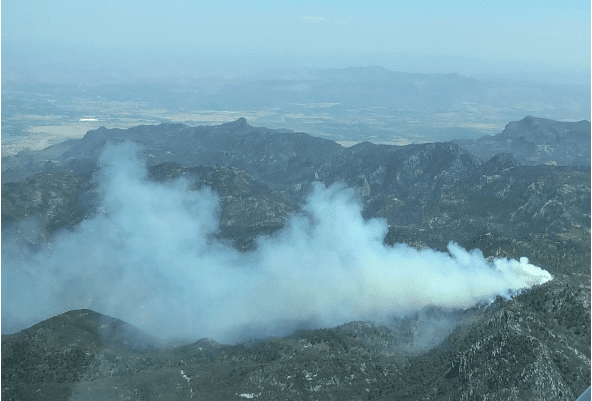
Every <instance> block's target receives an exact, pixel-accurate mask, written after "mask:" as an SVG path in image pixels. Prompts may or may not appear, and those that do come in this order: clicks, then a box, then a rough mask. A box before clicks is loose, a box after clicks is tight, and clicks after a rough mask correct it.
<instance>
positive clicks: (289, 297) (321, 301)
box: [2, 143, 552, 341]
mask: <svg viewBox="0 0 592 401" xmlns="http://www.w3.org/2000/svg"><path fill="white" fill-rule="evenodd" d="M139 159H140V158H139V149H138V147H136V146H135V145H133V144H129V143H128V144H124V145H118V146H111V147H108V148H107V149H106V150H105V151H104V153H103V155H102V157H101V161H100V165H101V167H100V169H99V170H98V172H97V173H95V180H96V181H97V183H98V185H99V188H100V193H101V194H102V202H103V204H102V207H101V208H100V212H99V214H98V215H97V216H95V217H94V218H92V219H90V220H85V221H83V222H82V223H81V224H80V225H79V226H78V227H77V229H76V231H75V232H63V233H61V234H60V235H58V236H57V237H56V238H55V240H54V241H53V242H52V244H50V245H48V246H47V247H44V248H43V249H41V250H40V251H39V252H37V253H35V254H29V255H17V254H16V252H12V249H13V248H12V247H8V246H6V247H4V248H3V255H2V262H3V277H2V279H3V280H2V305H3V306H2V317H3V322H2V324H3V331H5V330H7V331H14V330H17V329H20V328H23V327H26V326H28V325H30V324H31V323H35V322H37V321H39V320H42V319H45V318H48V317H50V316H52V315H56V314H58V313H62V312H64V311H67V310H71V309H76V308H90V309H93V310H95V311H98V312H100V313H104V314H108V315H111V316H116V317H118V318H120V319H122V320H125V321H127V322H129V323H131V324H134V325H135V326H137V327H139V328H140V329H142V330H144V331H145V332H147V333H149V334H152V335H155V336H158V337H160V338H163V339H166V338H171V337H190V338H200V337H212V338H215V339H217V340H221V341H236V340H240V338H237V337H236V334H235V335H233V334H232V333H240V332H243V333H244V332H245V328H249V327H253V328H257V330H260V331H261V330H264V331H265V333H266V334H277V335H280V334H286V333H285V331H286V330H288V329H289V328H290V327H291V328H294V327H297V326H298V324H303V325H317V326H333V325H338V324H342V323H345V322H350V321H352V320H359V319H369V318H371V319H383V318H387V317H389V316H398V317H401V316H404V315H406V314H409V313H413V312H416V311H418V310H420V309H422V308H423V307H426V306H437V307H443V308H447V309H448V308H449V309H458V308H467V307H471V306H473V305H475V304H477V303H479V302H482V301H487V300H490V299H493V298H495V297H496V296H500V295H501V296H504V297H508V296H510V295H511V294H512V293H513V292H515V291H519V290H521V289H525V288H529V287H531V286H533V285H536V284H541V283H544V282H546V281H548V280H550V279H551V278H552V277H551V275H550V274H549V273H548V272H546V271H545V270H542V269H540V268H538V267H536V266H534V265H531V264H529V263H528V260H527V259H526V258H522V259H521V260H520V261H516V260H506V259H497V260H495V261H494V262H493V263H488V262H487V260H486V259H485V258H484V257H483V255H482V253H481V252H480V251H479V250H472V251H467V250H465V249H463V248H462V247H460V246H458V245H457V244H454V243H451V244H450V245H449V247H448V253H442V252H437V251H433V250H429V249H422V250H416V249H414V248H411V247H409V246H407V245H403V244H396V245H394V246H392V247H390V246H387V245H384V243H383V238H384V236H385V235H386V233H387V225H386V222H385V221H383V220H379V219H370V220H367V221H366V220H364V219H363V218H362V215H361V210H362V207H361V205H359V204H358V203H357V202H356V201H355V200H354V196H353V191H350V190H348V189H346V188H343V187H341V186H339V185H333V186H331V187H330V188H325V187H324V186H323V185H322V184H320V183H318V184H316V185H315V187H314V191H313V192H312V193H311V194H310V196H309V198H308V202H307V204H306V206H305V208H304V211H303V213H301V214H299V215H294V216H292V217H291V218H290V219H289V221H288V222H287V224H286V225H285V227H284V228H283V229H282V230H281V231H279V232H277V233H275V234H274V235H273V236H271V237H259V238H258V240H257V247H256V250H254V251H252V252H247V253H241V252H238V251H237V250H235V249H234V248H232V247H231V246H229V245H228V244H226V243H223V242H221V241H220V240H217V239H216V238H215V236H214V235H213V234H214V233H215V232H216V231H217V229H218V217H219V216H218V215H219V212H218V210H219V208H218V199H217V196H216V194H215V193H213V192H212V191H211V190H210V189H200V190H198V191H192V190H190V187H191V183H190V182H187V181H186V180H183V179H181V180H177V181H175V182H169V183H167V184H156V183H153V182H149V181H147V180H146V179H145V174H146V170H145V168H144V166H143V165H142V163H141V162H140V161H139Z"/></svg>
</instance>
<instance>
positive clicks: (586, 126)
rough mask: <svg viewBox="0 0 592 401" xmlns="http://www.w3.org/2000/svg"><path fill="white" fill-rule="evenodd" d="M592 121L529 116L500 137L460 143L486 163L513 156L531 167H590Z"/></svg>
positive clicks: (510, 124)
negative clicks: (591, 122) (493, 157)
mask: <svg viewBox="0 0 592 401" xmlns="http://www.w3.org/2000/svg"><path fill="white" fill-rule="evenodd" d="M590 138H591V136H590V121H585V120H584V121H579V122H574V123H571V122H560V121H553V120H549V119H546V118H535V117H532V116H527V117H525V118H524V119H523V120H520V121H513V122H511V123H509V124H508V125H506V128H505V129H504V130H503V131H502V132H500V133H499V134H497V135H494V136H491V135H485V136H483V137H481V138H479V139H477V140H476V141H473V140H460V141H457V143H459V144H461V145H462V146H463V148H464V149H466V150H467V151H469V152H470V153H472V154H474V155H477V156H479V157H481V158H483V159H484V160H487V159H489V158H491V157H492V156H494V155H496V154H498V153H511V154H512V155H513V156H514V157H515V158H516V159H517V160H518V161H519V162H520V163H522V164H528V165H537V164H556V165H564V166H590V163H591V161H590V160H591V159H590Z"/></svg>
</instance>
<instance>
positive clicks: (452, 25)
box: [1, 0, 591, 75]
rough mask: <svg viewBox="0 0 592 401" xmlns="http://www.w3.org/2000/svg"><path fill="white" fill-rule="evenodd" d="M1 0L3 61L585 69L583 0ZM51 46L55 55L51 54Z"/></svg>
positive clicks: (429, 69)
mask: <svg viewBox="0 0 592 401" xmlns="http://www.w3.org/2000/svg"><path fill="white" fill-rule="evenodd" d="M1 4H2V45H3V51H2V62H3V66H4V67H10V65H11V63H12V62H14V63H19V62H20V63H21V64H22V63H27V62H29V61H23V60H25V59H27V55H28V56H30V59H31V60H30V62H31V63H32V62H39V60H36V59H37V57H36V56H35V54H37V55H40V57H41V58H44V59H47V62H48V63H59V60H60V59H63V60H68V57H69V56H70V57H79V58H85V57H86V58H93V59H97V60H98V59H100V60H104V61H105V63H108V64H110V65H112V66H117V65H120V66H121V67H122V68H127V67H129V65H130V63H133V62H136V63H140V61H139V60H142V61H141V63H143V64H144V65H151V63H152V62H154V65H155V66H156V65H158V66H159V67H158V68H165V69H166V68H173V66H180V67H179V68H186V69H189V70H190V69H191V68H192V67H195V66H196V65H201V67H202V68H204V69H206V70H208V69H209V70H212V71H213V70H215V69H219V70H220V71H221V72H224V71H225V70H229V71H230V70H232V71H233V72H234V73H236V72H238V71H240V70H241V68H244V69H245V70H248V69H251V70H253V69H254V70H256V69H258V68H262V69H263V68H266V67H271V66H272V67H283V68H299V67H322V68H327V67H344V66H348V65H382V66H384V67H387V68H391V69H398V70H404V69H405V67H407V68H406V69H407V70H414V69H415V70H418V71H419V72H460V73H488V72H495V71H497V70H500V71H501V70H504V69H505V70H507V71H505V72H513V71H514V70H516V71H526V72H528V71H529V70H532V71H538V72H541V71H542V72H544V71H546V70H548V71H550V72H551V71H555V72H557V71H559V72H561V71H562V70H563V71H566V72H567V73H569V71H571V70H574V69H575V70H578V71H579V72H580V73H581V72H582V71H584V72H585V71H588V75H589V69H590V57H591V56H590V47H591V45H590V18H591V15H590V2H589V1H578V2H569V1H548V2H544V1H542V2H539V1H537V2H535V1H522V2H520V1H518V2H511V1H499V2H498V1H484V2H474V1H469V0H466V1H441V2H434V1H416V2H413V3H412V2H409V1H405V2H392V1H384V2H378V1H375V2H368V1H364V2H362V1H349V2H337V1H330V2H328V1H325V2H321V4H319V3H317V2H312V1H304V2H291V3H287V4H286V3H279V2H271V1H259V2H253V1H221V2H216V3H215V4H214V2H211V1H207V2H206V1H173V2H172V3H171V4H169V3H165V2H163V1H124V2H123V4H121V2H120V1H113V0H104V1H100V0H97V1H92V2H81V1H71V0H61V1H58V0H56V1H32V0H28V1H17V0H4V1H2V3H1ZM56 49H61V50H59V51H58V50H56ZM68 49H71V50H68ZM44 51H47V52H48V53H49V55H46V54H44ZM60 51H64V52H65V54H64V55H63V56H64V57H62V54H61V53H60V56H59V57H57V56H56V57H53V58H52V56H51V55H50V53H52V52H53V54H54V55H55V54H58V53H59V52H60ZM132 55H133V57H132ZM132 59H133V60H132ZM134 60H135V61H134ZM164 60H167V62H165V61H164ZM167 63H168V64H167ZM155 68H156V67H155ZM174 68H176V67H174ZM196 68H197V67H196ZM4 69H5V68H3V70H4ZM575 70H574V71H575ZM502 72H503V71H502Z"/></svg>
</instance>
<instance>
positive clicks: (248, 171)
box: [2, 119, 591, 400]
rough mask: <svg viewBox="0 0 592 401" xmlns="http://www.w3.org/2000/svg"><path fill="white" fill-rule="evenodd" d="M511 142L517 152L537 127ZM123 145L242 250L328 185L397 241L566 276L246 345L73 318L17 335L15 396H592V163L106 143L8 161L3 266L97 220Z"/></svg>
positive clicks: (11, 357) (11, 365)
mask: <svg viewBox="0 0 592 401" xmlns="http://www.w3.org/2000/svg"><path fill="white" fill-rule="evenodd" d="M525 121H526V119H525ZM527 123H528V122H527V121H526V122H525V123H524V124H526V125H528V124H527ZM535 123H536V121H535V122H533V125H532V126H535V125H536V124H535ZM562 124H563V123H562ZM566 124H567V123H566ZM588 127H589V123H588ZM537 129H538V128H537ZM537 129H534V130H533V131H532V135H534V137H539V136H542V135H543V134H542V133H541V132H539V131H537ZM541 129H542V128H541ZM558 129H559V128H558ZM588 129H589V128H588ZM506 131H507V132H506ZM506 131H504V133H506V134H505V135H506V136H507V138H506V139H503V140H504V141H506V140H510V141H512V140H513V139H512V138H514V137H515V135H516V134H515V133H516V132H524V127H522V126H521V125H520V124H517V125H516V124H514V125H513V124H509V125H508V127H507V128H506ZM545 132H547V131H545ZM561 132H563V131H561ZM561 132H560V135H559V137H560V142H561V141H563V139H561V138H563V136H561V135H563V134H561ZM565 132H567V131H565ZM500 135H501V134H500ZM587 138H588V145H587V146H588V148H589V142H590V135H589V133H588V137H587ZM531 139H533V138H531V137H530V136H528V135H526V134H524V140H525V141H526V140H531ZM545 140H552V138H551V139H549V138H547V139H545ZM125 141H131V142H136V143H139V144H140V145H141V147H142V151H143V153H144V161H145V163H146V164H147V167H148V174H147V177H146V179H147V180H148V181H152V182H156V183H159V185H168V184H170V183H171V182H172V181H174V180H176V179H178V178H181V177H182V178H183V179H184V180H185V181H186V182H187V184H188V188H189V189H190V190H198V189H200V188H205V187H209V188H212V189H213V190H214V191H215V192H216V193H217V194H218V196H219V199H220V208H219V214H220V216H219V217H220V228H219V231H218V233H217V234H216V235H217V236H218V237H219V238H221V239H224V240H227V241H228V242H230V243H232V245H233V246H234V247H235V248H237V249H239V250H241V251H245V250H247V251H248V250H252V249H253V247H255V246H256V241H254V240H255V238H256V237H257V236H258V235H268V234H272V233H274V232H277V231H278V230H279V229H280V228H281V227H283V226H284V225H285V223H286V221H287V219H288V216H289V215H291V214H294V213H302V206H303V203H304V200H305V198H306V195H307V194H308V193H309V190H310V189H311V187H312V185H313V181H320V182H323V183H324V184H325V185H327V186H328V185H331V184H334V183H338V182H341V183H342V184H343V185H344V186H348V187H352V188H353V189H354V191H355V194H356V196H357V198H358V200H359V201H360V202H361V204H362V205H363V207H364V210H363V213H364V217H366V218H370V217H382V218H384V219H386V221H387V222H388V233H387V235H386V237H385V239H384V242H386V243H387V244H393V243H397V242H404V243H407V244H409V245H411V246H413V247H416V248H424V247H430V248H434V249H438V250H445V248H446V245H447V244H448V242H449V241H456V242H458V243H459V244H460V245H461V246H463V247H465V248H467V249H473V248H479V249H480V250H481V251H482V252H483V254H484V256H485V257H486V258H489V260H492V258H494V257H497V258H505V257H508V258H520V257H524V256H526V257H528V258H529V259H530V261H531V262H532V263H534V264H536V265H537V266H541V267H542V268H544V269H546V270H548V271H549V272H550V273H551V274H553V276H554V279H553V280H552V281H549V282H547V283H545V284H543V285H540V286H538V287H535V288H533V289H532V290H529V291H525V292H523V293H521V294H519V295H517V296H515V297H514V298H513V299H502V298H498V299H497V300H496V301H495V302H494V303H492V304H489V305H487V304H483V305H481V304H479V305H477V306H475V307H472V308H469V309H466V310H456V311H448V310H441V309H437V308H428V309H426V310H422V311H420V312H417V313H415V314H412V315H409V316H406V317H401V318H393V319H389V320H385V321H381V322H379V323H378V322H376V323H368V322H350V323H347V324H344V325H341V326H338V327H332V328H319V329H316V330H300V331H298V332H296V333H294V334H292V335H290V336H286V337H278V338H267V339H260V340H254V341H249V342H245V343H240V344H236V345H223V344H218V343H216V342H215V341H213V340H210V339H201V340H199V341H197V342H194V343H190V344H177V345H176V346H172V345H169V346H167V345H166V344H163V343H162V342H161V341H160V340H158V339H155V338H152V337H150V336H148V335H146V334H144V333H142V332H141V331H140V330H138V329H136V328H134V327H132V326H130V325H128V324H126V323H124V322H122V321H121V320H118V319H115V318H112V317H109V316H105V315H101V314H98V313H96V312H93V311H89V310H74V311H70V312H67V313H65V314H62V315H59V316H56V317H53V318H51V319H48V320H45V321H43V322H41V323H39V324H36V325H34V326H32V327H30V328H28V329H25V330H23V331H21V332H19V333H15V334H10V335H3V336H2V397H3V399H7V400H21V399H27V400H36V399H39V400H41V399H44V400H47V399H55V400H63V399H70V400H83V399H84V400H88V399H97V400H103V399H105V400H106V399H138V400H139V399H152V398H155V399H156V398H159V399H192V398H195V399H211V400H218V399H245V398H247V399H249V398H257V399H269V400H272V399H286V400H288V399H293V400H301V399H327V400H330V399H378V400H391V399H402V400H422V399H426V400H427V399H438V400H440V399H441V400H458V399H483V400H485V399H500V400H573V399H575V398H576V397H577V396H578V395H579V394H580V393H581V392H582V391H583V390H584V389H586V388H587V387H588V386H589V385H590V341H591V340H590V208H591V196H590V180H591V178H590V167H589V165H587V166H585V167H582V166H580V167H574V166H555V165H533V166H531V165H523V164H522V162H521V159H520V157H518V156H516V155H513V154H510V153H509V152H506V153H501V154H497V155H495V156H494V157H491V158H490V159H488V160H487V161H480V160H479V159H478V158H475V157H473V156H471V155H470V154H469V153H468V152H467V151H466V150H464V149H463V148H461V147H460V146H458V145H457V144H454V143H428V144H421V145H410V146H403V147H397V146H387V145H374V144H371V143H368V142H365V143H360V144H358V145H356V146H352V147H350V148H343V147H341V146H340V145H338V144H336V143H334V142H332V141H327V140H323V139H318V138H313V137H310V136H308V135H306V134H302V133H291V132H287V131H277V130H269V129H266V128H254V127H250V126H249V125H248V124H246V121H245V120H244V119H240V120H238V121H236V122H234V123H230V124H223V125H221V126H217V127H197V128H191V127H186V126H183V125H170V124H168V125H159V126H154V127H148V126H140V127H136V128H133V129H130V130H107V129H104V128H101V129H99V130H96V131H91V132H89V133H88V134H87V136H85V138H84V139H82V140H76V141H70V142H69V143H67V144H60V145H58V147H56V148H54V149H52V148H48V149H46V150H45V151H43V152H42V153H38V154H37V153H32V152H28V153H24V154H21V155H19V156H17V157H16V158H13V159H10V163H9V165H8V166H6V168H7V170H5V171H6V173H7V175H5V174H4V173H3V183H2V234H3V239H2V241H3V246H4V247H3V252H4V249H7V247H8V248H10V249H11V250H16V249H18V247H23V249H28V250H31V251H33V252H35V251H36V250H38V249H40V248H42V247H44V246H46V245H47V243H51V241H52V239H53V238H54V237H55V235H56V233H58V232H59V231H60V230H70V231H72V230H76V228H77V227H78V226H79V225H80V223H81V222H83V221H84V220H86V219H89V218H92V217H94V216H97V215H100V214H101V213H102V210H101V202H102V194H101V192H100V191H99V188H98V184H97V181H96V178H95V177H96V174H97V173H100V171H101V168H100V167H99V164H98V158H99V156H100V154H101V152H102V150H103V149H104V146H105V144H107V143H121V142H125ZM52 152H53V153H52ZM48 158H51V159H48ZM527 164H528V163H527ZM4 167H5V166H3V169H4ZM16 178H18V179H16ZM3 285H4V284H3Z"/></svg>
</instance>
